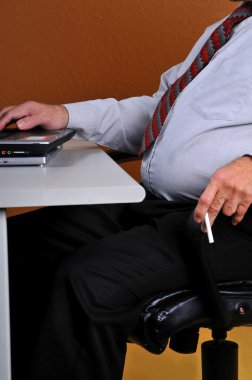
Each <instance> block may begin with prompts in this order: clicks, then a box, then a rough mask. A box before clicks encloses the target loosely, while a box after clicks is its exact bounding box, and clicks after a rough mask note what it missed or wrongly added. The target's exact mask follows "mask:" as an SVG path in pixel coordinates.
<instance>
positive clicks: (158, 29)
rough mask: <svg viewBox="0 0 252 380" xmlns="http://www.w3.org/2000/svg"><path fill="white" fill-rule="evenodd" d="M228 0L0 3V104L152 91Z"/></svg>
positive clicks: (6, 0)
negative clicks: (165, 72) (161, 75)
mask: <svg viewBox="0 0 252 380" xmlns="http://www.w3.org/2000/svg"><path fill="white" fill-rule="evenodd" d="M233 8H234V4H231V3H230V2H229V1H228V0H201V1H200V0H181V1H175V0H162V1H161V0H35V1H34V0H20V1H19V0H1V12H0V29H1V32H0V49H1V55H0V107H1V106H4V105H8V104H15V103H18V102H22V101H24V100H27V99H34V100H38V101H42V102H48V103H63V102H72V101H77V100H84V99H91V98H97V97H101V98H103V97H110V96H113V97H117V98H125V97H128V96H133V95H142V94H152V93H153V92H154V91H155V90H156V89H157V86H158V84H159V78H160V74H161V73H162V72H163V71H164V70H165V69H167V68H168V67H170V66H171V65H173V64H175V63H178V62H179V61H180V60H182V59H183V57H184V56H185V54H186V53H187V52H188V51H189V49H190V48H191V46H192V44H193V43H194V41H195V40H196V38H197V37H198V36H200V34H201V33H202V31H203V30H204V28H205V26H206V25H208V24H210V23H212V22H213V21H215V20H218V19H220V18H222V17H223V16H224V15H225V14H226V13H227V12H229V11H230V10H231V9H233Z"/></svg>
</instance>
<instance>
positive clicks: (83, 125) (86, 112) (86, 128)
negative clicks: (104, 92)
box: [63, 101, 100, 139]
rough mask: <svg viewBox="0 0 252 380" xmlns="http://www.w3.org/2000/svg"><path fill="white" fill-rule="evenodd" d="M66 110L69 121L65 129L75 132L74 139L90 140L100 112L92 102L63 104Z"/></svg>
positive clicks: (97, 123)
mask: <svg viewBox="0 0 252 380" xmlns="http://www.w3.org/2000/svg"><path fill="white" fill-rule="evenodd" d="M63 106H64V107H65V108H66V109H67V111H68V115H69V119H68V124H67V128H73V129H75V130H76V134H77V135H76V137H77V138H78V137H79V138H81V139H83V138H84V139H90V138H91V137H92V132H94V131H95V129H96V127H97V125H99V120H100V110H99V108H98V107H97V106H95V104H94V102H92V101H86V102H79V103H69V104H63Z"/></svg>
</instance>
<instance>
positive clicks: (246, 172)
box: [194, 156, 252, 231]
mask: <svg viewBox="0 0 252 380" xmlns="http://www.w3.org/2000/svg"><path fill="white" fill-rule="evenodd" d="M251 203H252V158H250V157H247V156H244V157H241V158H238V159H237V160H234V161H232V162H230V163H229V164H227V165H225V166H223V167H222V168H220V169H218V170H217V171H216V172H215V173H214V174H213V175H212V177H211V180H210V182H209V184H208V185H207V187H206V189H205V190H204V192H203V193H202V195H201V197H200V199H199V201H198V204H197V206H196V209H195V213H194V218H195V221H196V222H199V223H200V222H201V223H202V230H203V231H206V229H205V226H204V217H205V214H206V212H208V214H209V219H210V223H211V225H213V223H214V221H215V218H216V217H217V215H218V214H219V212H220V211H222V213H223V214H224V215H227V216H232V224H234V225H236V224H238V223H239V222H241V221H242V219H243V217H244V215H245V213H246V212H247V210H248V208H249V206H250V205H251Z"/></svg>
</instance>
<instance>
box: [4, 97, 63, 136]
mask: <svg viewBox="0 0 252 380" xmlns="http://www.w3.org/2000/svg"><path fill="white" fill-rule="evenodd" d="M13 122H16V124H17V126H18V128H19V129H21V130H27V129H31V128H34V127H36V126H37V125H40V126H42V127H43V128H44V129H47V130H50V129H51V130H52V129H63V128H65V127H66V126H67V123H68V112H67V110H66V108H65V107H63V106H60V105H49V104H42V103H37V102H32V101H30V102H25V103H22V104H20V105H16V106H10V107H5V108H2V109H0V131H1V130H2V129H4V128H5V127H7V126H8V125H9V124H11V123H13Z"/></svg>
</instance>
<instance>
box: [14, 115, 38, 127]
mask: <svg viewBox="0 0 252 380" xmlns="http://www.w3.org/2000/svg"><path fill="white" fill-rule="evenodd" d="M16 124H17V126H18V128H19V129H21V130H26V129H31V128H34V127H36V126H37V125H39V124H40V122H39V119H38V117H37V116H26V117H23V118H22V119H20V120H18V121H17V122H16Z"/></svg>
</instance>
